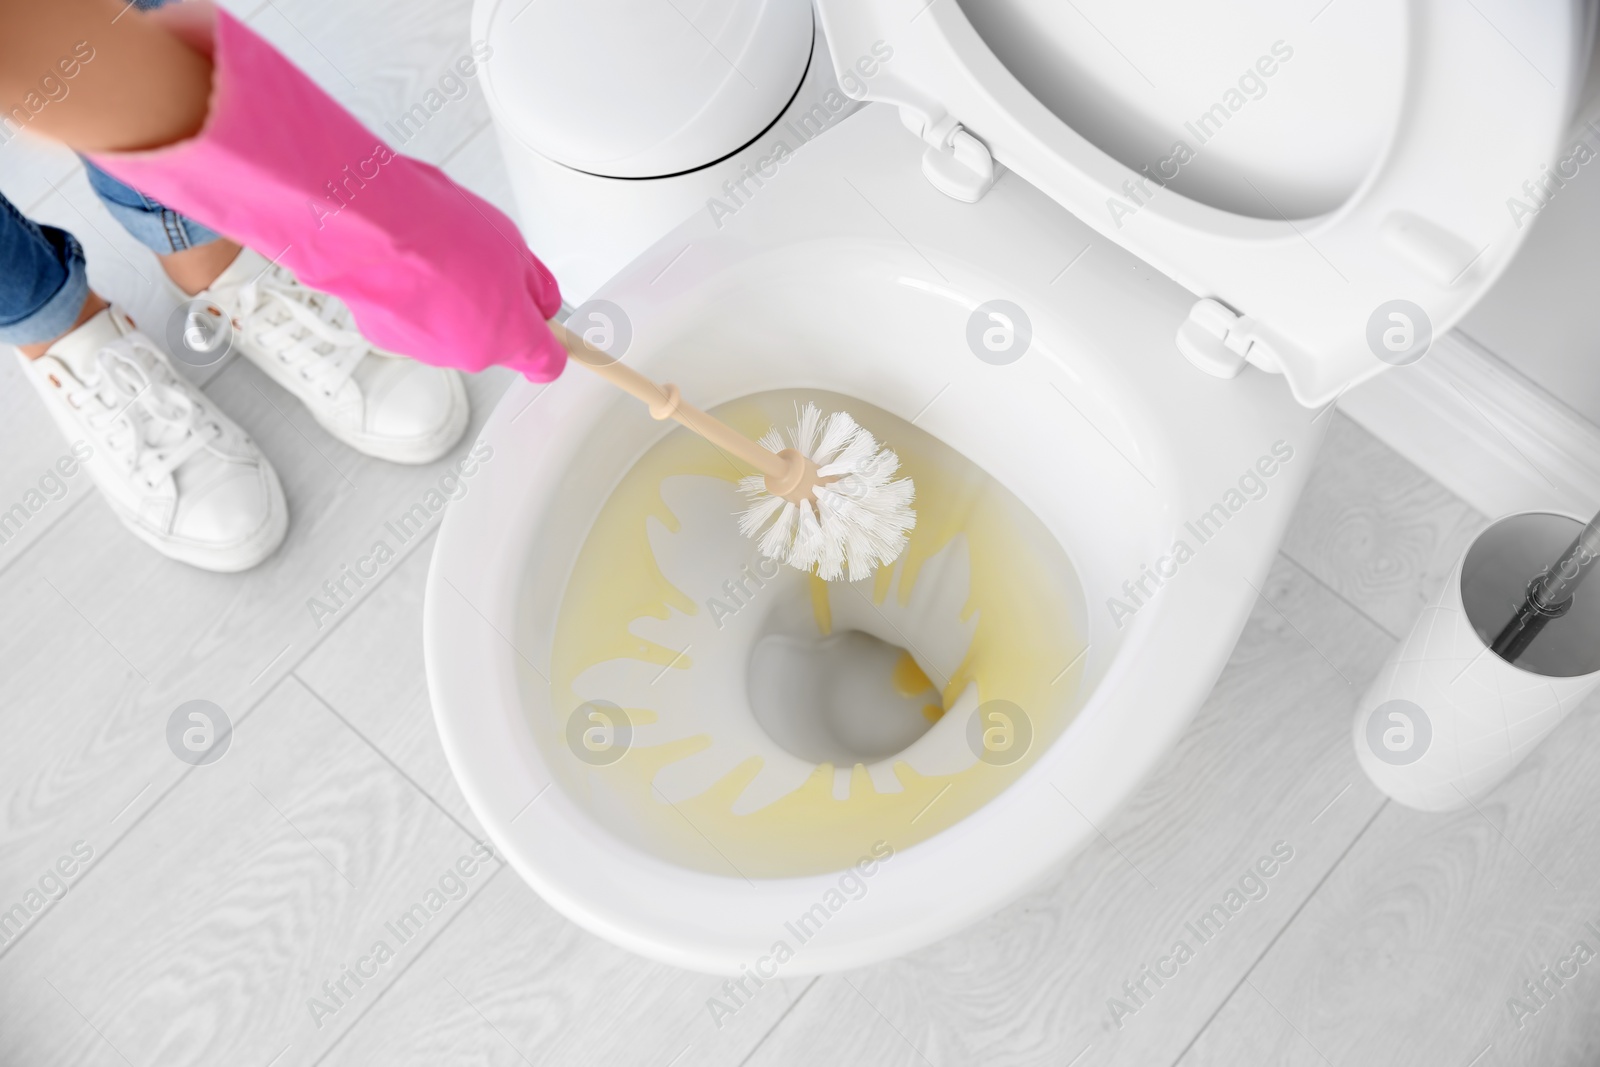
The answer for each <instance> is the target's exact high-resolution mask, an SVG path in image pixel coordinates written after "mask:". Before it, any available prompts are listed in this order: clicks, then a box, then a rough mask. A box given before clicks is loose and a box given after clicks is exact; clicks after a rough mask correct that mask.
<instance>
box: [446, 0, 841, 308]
mask: <svg viewBox="0 0 1600 1067" xmlns="http://www.w3.org/2000/svg"><path fill="white" fill-rule="evenodd" d="M473 39H474V40H476V41H482V42H484V43H485V44H486V45H487V50H488V60H487V61H486V63H485V64H484V68H485V73H484V79H483V87H484V92H485V95H486V97H487V99H488V103H489V110H490V114H491V115H492V117H493V119H494V123H495V128H496V130H497V132H498V135H499V138H500V144H501V148H502V150H503V153H504V156H505V160H506V167H507V170H508V172H509V175H510V179H511V186H512V190H513V193H514V196H515V198H516V204H517V210H518V215H519V216H520V218H519V220H518V221H519V223H520V224H521V227H522V231H523V235H524V237H525V238H526V240H527V242H528V245H529V247H530V248H532V249H533V250H534V252H535V253H537V254H538V255H539V257H540V258H541V259H543V260H544V261H545V263H546V264H548V265H549V266H550V268H551V269H552V270H553V271H554V272H555V275H556V277H557V279H558V280H559V281H560V282H561V288H562V293H563V295H564V296H565V297H566V299H567V301H568V302H569V303H571V304H578V303H581V302H582V301H583V300H585V299H587V298H588V296H589V295H590V294H591V293H593V292H594V291H595V290H596V289H597V288H599V286H600V285H601V284H602V283H603V282H605V281H606V280H607V279H608V278H610V277H611V276H612V275H613V274H615V273H616V272H617V271H619V270H620V269H622V267H624V266H626V265H627V264H628V263H629V262H631V261H632V260H633V259H635V258H636V257H637V256H638V255H639V254H640V253H641V252H643V251H644V250H645V249H646V248H648V247H649V246H650V245H652V244H653V243H655V241H657V240H658V239H659V238H660V237H661V236H662V235H663V234H665V233H666V232H667V231H669V230H671V229H672V228H673V227H674V226H676V225H677V224H678V223H680V222H682V221H683V220H684V219H685V218H687V217H688V216H689V215H690V214H692V213H693V212H695V211H707V212H709V213H710V214H711V215H712V217H713V218H716V219H719V220H720V219H723V218H726V217H728V216H730V215H732V214H736V213H737V212H738V211H739V210H740V208H742V207H743V206H744V205H745V204H746V203H749V202H750V200H751V199H753V198H754V197H757V196H760V195H762V192H763V190H764V189H765V188H766V187H767V185H768V184H769V183H770V182H772V181H773V180H775V179H776V178H777V176H778V174H779V173H780V172H781V170H782V165H783V163H784V162H786V161H787V158H788V157H789V156H790V155H792V154H793V153H794V152H795V151H797V150H798V149H799V148H800V147H802V145H803V144H804V143H805V142H806V141H809V140H810V139H812V138H814V137H815V136H817V135H818V134H820V133H821V132H823V130H824V129H826V128H827V127H829V126H832V125H833V124H835V123H837V122H838V121H839V120H840V119H842V118H843V117H844V116H845V115H846V114H848V113H849V111H851V110H852V109H853V108H854V107H855V106H857V104H856V101H854V100H853V99H851V97H850V96H849V95H848V94H846V93H845V92H844V91H843V90H841V89H840V88H839V86H838V83H837V81H836V80H835V77H834V73H833V67H832V64H831V63H830V62H829V61H828V54H827V48H826V45H825V44H824V42H823V41H822V38H821V30H820V27H819V26H818V25H817V23H816V20H815V18H814V16H813V13H812V9H811V4H810V0H676V2H674V3H667V4H639V3H637V2H635V0H477V2H476V3H475V4H474V7H473Z"/></svg>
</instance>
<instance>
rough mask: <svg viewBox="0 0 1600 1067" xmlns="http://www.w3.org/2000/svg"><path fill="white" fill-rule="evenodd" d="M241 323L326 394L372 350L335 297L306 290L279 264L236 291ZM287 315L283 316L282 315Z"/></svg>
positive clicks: (282, 360) (334, 390)
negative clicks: (241, 317) (241, 318)
mask: <svg viewBox="0 0 1600 1067" xmlns="http://www.w3.org/2000/svg"><path fill="white" fill-rule="evenodd" d="M239 304H240V310H241V314H242V315H243V319H244V321H243V322H242V323H241V324H240V325H241V328H243V329H246V330H248V331H252V332H254V333H255V335H256V337H257V339H258V340H259V341H260V343H261V344H262V345H263V346H264V347H265V348H267V349H268V350H269V351H271V352H272V353H273V354H274V355H275V356H276V357H277V358H278V360H279V361H280V362H282V363H284V364H285V365H286V366H288V367H290V368H291V369H293V370H295V371H297V372H298V373H299V375H300V377H301V378H302V379H304V380H305V381H307V382H310V383H311V384H313V385H315V386H316V387H317V388H318V389H320V390H321V391H322V395H323V396H326V397H331V396H333V395H334V394H335V393H337V392H338V391H339V389H340V388H341V387H343V385H344V383H345V382H346V381H348V380H349V378H350V376H351V375H352V374H354V373H355V370H356V365H357V364H358V363H360V362H361V359H362V357H363V356H365V355H366V354H367V353H368V352H369V351H371V348H370V346H369V345H368V344H367V340H366V338H364V337H362V336H361V334H360V333H358V332H357V331H356V330H355V329H354V328H353V326H352V324H351V321H350V312H349V311H348V310H347V309H346V308H345V306H344V305H343V304H342V303H340V302H339V301H338V300H335V299H334V298H332V297H329V296H326V295H324V294H322V293H319V292H317V291H316V290H314V289H308V288H306V287H305V286H303V285H301V284H300V283H299V282H298V281H297V280H295V277H294V276H293V275H292V274H290V273H289V272H287V271H285V270H283V269H282V268H281V267H277V266H274V267H271V268H269V269H268V270H266V271H264V272H263V273H262V275H261V276H260V277H259V278H257V279H255V280H254V281H252V282H248V283H246V284H245V285H244V286H243V287H242V288H241V289H240V291H239ZM285 313H287V314H285Z"/></svg>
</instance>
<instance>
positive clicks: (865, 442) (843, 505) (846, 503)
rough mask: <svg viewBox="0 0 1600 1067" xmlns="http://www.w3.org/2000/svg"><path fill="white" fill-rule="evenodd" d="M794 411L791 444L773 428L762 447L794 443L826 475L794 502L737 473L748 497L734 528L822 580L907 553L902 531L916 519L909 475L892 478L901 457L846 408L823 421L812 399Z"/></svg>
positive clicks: (854, 577)
mask: <svg viewBox="0 0 1600 1067" xmlns="http://www.w3.org/2000/svg"><path fill="white" fill-rule="evenodd" d="M799 416H800V418H799V426H797V427H796V428H795V429H794V430H792V431H791V432H790V434H789V439H790V443H789V445H786V444H785V442H784V439H783V434H782V432H781V431H780V430H777V429H773V430H772V431H770V432H769V433H768V434H767V435H766V436H765V437H763V438H762V439H761V445H762V447H763V448H766V449H768V450H769V451H772V452H778V451H780V450H782V449H783V448H785V447H793V448H794V449H795V450H796V451H797V452H800V453H801V454H802V455H804V456H806V457H807V458H808V459H810V460H811V461H812V462H814V463H816V465H817V474H818V475H819V476H820V477H822V478H824V479H831V480H830V481H826V482H825V483H824V484H822V485H819V486H817V488H816V490H815V493H814V499H811V500H807V501H805V502H803V503H800V504H795V503H793V502H791V501H789V500H785V499H784V498H783V497H779V496H774V495H772V493H770V492H769V491H768V490H767V482H766V479H765V478H764V477H763V476H761V475H759V474H754V475H750V476H749V477H746V478H743V479H741V480H740V482H739V490H740V492H742V493H744V495H745V496H746V498H748V499H749V501H750V503H749V505H748V506H747V507H746V508H745V510H744V514H743V515H741V516H740V519H739V529H740V531H741V532H742V533H744V534H745V536H747V537H753V538H755V539H756V541H757V542H758V543H759V546H760V549H761V552H762V554H763V555H765V556H767V557H768V558H770V559H775V560H778V561H779V562H781V563H787V564H789V566H791V567H795V568H797V569H799V570H803V571H808V572H814V573H815V574H816V575H817V576H818V577H819V578H821V579H823V580H824V581H830V582H831V581H836V580H837V579H840V578H846V577H847V578H848V579H849V580H850V581H859V580H860V579H862V578H865V577H867V576H869V575H870V574H872V572H873V571H874V570H876V569H877V568H878V567H882V566H887V565H888V564H890V563H893V562H894V561H895V560H896V559H898V558H899V557H900V553H901V552H903V551H905V547H906V533H907V531H909V530H910V529H911V528H912V527H913V526H915V525H916V523H917V515H916V512H914V511H912V510H911V499H912V496H913V495H914V493H915V488H914V487H913V486H912V484H911V480H910V479H909V478H901V479H898V480H896V479H895V477H894V475H895V472H896V471H898V470H899V469H900V457H898V456H896V455H895V454H894V452H892V451H891V450H889V449H887V448H879V447H878V441H877V439H876V438H875V437H873V436H872V434H870V433H868V432H867V431H866V430H865V429H863V428H862V427H861V426H860V425H858V424H857V423H856V420H855V419H852V418H851V417H850V416H849V415H848V414H847V413H845V412H843V411H836V412H834V413H833V414H831V415H829V416H828V417H827V419H826V420H824V419H823V417H822V413H821V412H819V411H818V410H817V408H816V405H815V404H807V405H806V406H805V409H804V410H803V411H801V412H800V413H799Z"/></svg>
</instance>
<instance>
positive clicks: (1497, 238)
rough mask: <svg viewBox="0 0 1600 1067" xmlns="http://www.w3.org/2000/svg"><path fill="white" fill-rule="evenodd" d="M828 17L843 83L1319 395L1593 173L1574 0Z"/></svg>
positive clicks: (1417, 335)
mask: <svg viewBox="0 0 1600 1067" xmlns="http://www.w3.org/2000/svg"><path fill="white" fill-rule="evenodd" d="M817 7H818V10H819V12H820V15H821V18H822V21H823V25H824V28H825V30H826V32H827V35H828V39H829V45H830V48H831V50H832V53H833V57H834V64H835V67H836V68H837V70H838V72H839V76H840V80H841V83H842V84H844V86H845V88H846V90H847V91H849V92H851V94H852V95H856V96H861V97H865V98H868V99H873V100H880V101H885V102H889V103H893V104H895V105H897V106H898V107H899V108H900V110H901V114H902V117H903V119H904V120H905V122H906V125H907V126H908V127H910V128H911V129H912V130H913V132H916V133H918V134H920V135H921V136H922V137H923V138H924V140H926V141H928V142H929V144H930V154H933V153H940V154H942V155H944V156H949V157H950V158H952V159H959V158H961V157H960V153H959V152H956V153H955V154H954V155H952V153H951V151H950V149H949V147H948V146H949V145H950V144H951V143H952V138H956V137H959V136H960V134H959V133H958V132H956V131H964V132H965V134H968V135H970V137H972V138H976V139H977V141H978V142H980V143H981V146H982V147H984V148H986V149H987V151H988V154H989V155H991V156H992V157H993V159H994V160H995V161H997V162H999V163H1000V164H1003V165H1004V166H1005V167H1008V168H1010V169H1012V170H1014V171H1016V172H1017V173H1018V174H1019V175H1020V176H1021V177H1023V178H1025V179H1026V180H1027V181H1029V182H1030V183H1032V184H1033V185H1035V186H1037V187H1038V188H1039V189H1040V190H1042V191H1043V192H1045V193H1046V194H1048V195H1049V196H1051V197H1052V198H1053V199H1055V200H1056V201H1057V202H1059V203H1060V204H1062V205H1063V206H1065V207H1066V208H1068V209H1069V210H1071V211H1072V212H1073V213H1074V214H1075V215H1077V216H1078V217H1079V218H1081V219H1082V220H1083V221H1085V222H1086V223H1088V224H1089V225H1091V226H1093V227H1094V228H1095V229H1096V230H1098V231H1099V232H1100V234H1101V235H1103V236H1104V237H1105V238H1106V239H1108V240H1110V241H1113V242H1115V243H1117V244H1119V245H1122V246H1123V247H1125V248H1127V249H1128V250H1129V251H1131V252H1133V253H1134V254H1136V255H1138V256H1139V257H1140V258H1141V259H1143V260H1145V261H1146V262H1148V263H1150V264H1151V265H1152V266H1154V267H1156V268H1157V269H1159V270H1161V271H1163V272H1164V273H1166V274H1168V275H1169V276H1170V277H1172V278H1173V279H1175V280H1176V281H1178V282H1179V283H1181V284H1182V285H1184V286H1185V287H1186V288H1188V289H1190V290H1191V291H1192V292H1194V293H1195V294H1196V296H1197V297H1199V298H1203V299H1202V300H1201V301H1199V302H1197V305H1196V312H1195V313H1194V315H1192V316H1191V323H1189V324H1186V325H1185V330H1184V331H1181V332H1180V334H1182V333H1186V332H1187V331H1189V330H1190V328H1191V326H1195V325H1198V326H1199V327H1200V328H1202V329H1203V330H1209V331H1210V334H1211V335H1218V336H1219V340H1218V342H1217V343H1218V344H1219V345H1220V344H1223V343H1226V345H1227V346H1228V347H1229V348H1231V349H1232V350H1233V351H1234V353H1235V355H1236V356H1237V355H1244V354H1246V353H1248V356H1249V361H1250V362H1251V363H1254V364H1256V365H1258V366H1260V367H1262V368H1263V369H1266V370H1270V371H1280V372H1282V373H1283V374H1285V376H1286V377H1287V378H1288V381H1289V384H1290V386H1291V388H1292V389H1293V391H1294V393H1295V396H1296V397H1297V398H1298V399H1299V400H1300V401H1301V402H1302V403H1304V404H1308V405H1317V404H1322V403H1325V402H1327V401H1330V400H1332V399H1333V398H1335V397H1336V396H1337V395H1338V394H1339V393H1341V392H1342V391H1343V390H1345V389H1346V388H1348V387H1349V386H1351V385H1353V384H1355V383H1356V382H1358V381H1361V380H1363V379H1365V378H1367V377H1370V376H1372V375H1374V374H1377V373H1379V372H1381V371H1382V370H1384V369H1386V368H1387V367H1389V366H1393V365H1402V364H1405V363H1409V362H1414V361H1415V359H1417V358H1420V357H1421V356H1422V355H1423V354H1425V352H1426V348H1427V344H1428V341H1429V338H1430V337H1431V336H1437V335H1438V334H1441V333H1442V332H1443V331H1444V330H1446V329H1448V328H1449V327H1450V326H1451V325H1453V324H1454V323H1455V322H1456V320H1457V319H1459V317H1460V316H1461V315H1462V314H1464V313H1465V312H1466V310H1467V309H1468V308H1469V307H1470V306H1471V305H1472V303H1473V302H1474V301H1475V300H1476V298H1477V297H1478V296H1479V295H1481V293H1482V292H1483V291H1484V290H1485V289H1486V288H1487V287H1488V286H1489V284H1490V283H1491V282H1492V281H1493V280H1494V279H1495V277H1497V276H1498V274H1499V272H1500V270H1501V269H1503V268H1504V266H1505V265H1506V264H1507V263H1508V262H1509V260H1510V259H1511V256H1512V254H1513V252H1514V251H1515V249H1516V248H1517V247H1518V245H1519V244H1520V243H1521V240H1522V238H1523V237H1524V236H1525V234H1526V232H1527V229H1528V223H1529V222H1530V221H1531V219H1532V217H1533V216H1534V215H1536V214H1537V212H1538V210H1539V209H1540V207H1541V206H1542V204H1543V203H1545V202H1547V200H1548V196H1549V195H1550V193H1549V191H1550V190H1555V191H1556V192H1559V186H1558V185H1556V184H1555V181H1556V180H1560V179H1559V175H1562V174H1565V175H1566V177H1567V178H1570V177H1572V176H1573V174H1571V173H1568V171H1572V170H1574V169H1575V167H1576V166H1577V165H1578V164H1577V163H1575V162H1573V161H1572V160H1570V159H1569V158H1568V157H1569V156H1571V154H1572V152H1571V149H1570V146H1567V145H1565V144H1564V142H1563V140H1562V138H1563V134H1564V133H1565V131H1566V124H1567V121H1568V117H1569V115H1570V114H1571V112H1572V110H1573V108H1574V105H1575V102H1576V100H1577V98H1578V91H1579V88H1580V87H1581V83H1582V75H1583V73H1584V71H1585V69H1586V64H1587V61H1588V51H1589V42H1590V34H1591V32H1592V26H1591V25H1590V23H1589V21H1588V19H1587V16H1586V13H1585V8H1584V5H1583V4H1582V3H1580V2H1577V0H1476V2H1474V3H1467V4H1463V3H1460V2H1459V0H1410V2H1409V3H1405V4H1395V3H1393V0H1334V2H1333V3H1328V4H1323V3H1315V2H1308V3H1306V4H1304V5H1296V10H1293V11H1290V10H1287V5H1283V4H1281V3H1278V2H1274V0H1209V2H1195V0H1162V2H1152V3H1147V4H1140V5H1126V4H1121V3H1119V2H1117V0H1075V2H1073V3H1066V4H1063V3H1059V2H1057V0H961V2H959V3H958V0H817ZM1152 10H1155V11H1157V12H1159V15H1158V16H1157V17H1155V18H1152V17H1151V12H1152ZM959 147H962V146H959V145H958V148H959ZM965 147H968V148H970V147H972V144H971V142H970V140H968V141H967V143H966V145H965ZM935 162H937V161H935ZM924 169H925V170H927V169H929V162H928V161H926V160H925V164H924ZM935 169H937V168H935ZM1205 298H1209V299H1205ZM1397 312H1398V313H1400V314H1401V315H1402V318H1399V319H1397V318H1395V317H1394V316H1395V314H1396V313H1397ZM1196 336H1206V335H1205V334H1199V335H1196ZM1221 337H1226V341H1225V342H1224V341H1223V340H1221V339H1220V338H1221ZM1180 347H1183V346H1182V345H1180ZM1186 351H1188V350H1187V349H1186ZM1191 354H1192V353H1191ZM1224 356H1226V353H1224Z"/></svg>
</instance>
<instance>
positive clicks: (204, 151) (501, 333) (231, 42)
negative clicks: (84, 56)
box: [94, 5, 566, 381]
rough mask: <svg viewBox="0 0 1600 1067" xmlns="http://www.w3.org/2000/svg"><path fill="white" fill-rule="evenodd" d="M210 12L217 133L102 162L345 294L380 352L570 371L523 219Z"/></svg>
mask: <svg viewBox="0 0 1600 1067" xmlns="http://www.w3.org/2000/svg"><path fill="white" fill-rule="evenodd" d="M185 6H189V5H185ZM211 14H212V19H211V23H210V28H211V36H210V40H209V42H207V41H206V40H204V39H191V41H190V43H191V45H193V46H196V47H199V48H202V49H204V48H205V46H206V45H207V44H208V43H209V45H210V51H211V56H212V61H213V70H214V73H213V76H212V91H211V108H210V113H209V115H208V117H207V119H206V123H205V126H204V128H203V129H202V130H201V131H200V133H199V134H197V135H196V136H195V137H193V138H192V139H190V140H187V141H182V142H180V143H178V144H174V145H170V146H168V147H165V148H159V149H155V150H152V151H148V152H127V153H106V154H98V155H96V156H94V160H95V162H96V163H98V164H99V165H100V166H101V167H103V168H105V169H106V170H107V171H109V172H110V173H112V174H114V175H115V176H117V177H118V178H121V179H122V180H123V181H125V182H127V183H128V184H129V185H132V186H133V187H134V188H136V189H138V190H140V191H141V192H143V193H145V194H146V195H148V196H151V197H154V198H155V199H157V200H160V201H161V202H162V203H164V204H166V205H167V206H169V207H171V208H174V209H175V210H178V211H181V212H183V213H184V214H186V215H189V216H192V217H193V218H194V219H196V220H197V221H199V222H202V223H204V224H205V225H207V226H209V227H211V228H212V229H214V230H216V231H217V232H218V233H223V234H226V235H227V236H229V237H231V238H233V239H234V240H236V241H238V242H240V243H241V244H245V245H248V246H250V247H251V248H254V249H255V250H256V251H258V252H260V253H261V254H262V255H264V256H266V257H268V258H269V259H273V260H274V261H275V262H278V263H281V264H282V265H283V266H285V267H287V268H289V269H290V270H291V271H293V272H294V274H295V275H296V276H297V277H298V278H299V279H300V280H301V281H302V282H304V283H305V284H306V285H309V286H311V287H313V288H316V289H321V290H323V291H325V292H329V293H332V294H334V295H335V296H337V297H339V298H340V299H341V300H343V301H344V302H345V303H346V304H347V305H348V306H349V308H350V311H351V312H352V314H353V315H354V316H355V320H356V324H357V325H358V326H360V328H361V332H362V333H363V334H364V335H365V336H366V338H367V339H368V340H369V341H371V342H373V343H374V344H376V345H379V346H380V347H383V348H387V349H389V350H391V351H394V352H399V353H402V354H404V355H408V356H412V357H415V358H416V359H419V360H422V361H423V362H425V363H431V364H434V365H436V366H444V367H456V368H459V369H461V370H466V371H478V370H482V369H484V368H485V367H487V366H489V365H491V364H501V365H503V366H506V367H510V368H511V369H513V370H516V371H519V372H520V373H522V374H524V375H526V376H527V377H529V378H531V379H533V380H534V381H549V380H551V379H552V378H554V377H556V375H558V374H560V373H561V369H562V367H563V366H564V365H565V363H566V350H565V349H564V348H563V347H562V346H561V344H560V343H559V342H558V341H556V339H555V338H554V337H553V336H552V335H551V332H550V329H549V327H548V326H547V325H546V321H545V320H547V319H549V318H551V317H552V316H554V315H555V314H556V312H557V311H558V310H559V308H560V307H561V291H560V289H559V288H558V287H557V285H556V280H555V278H554V277H552V276H551V274H550V272H549V270H547V269H546V268H545V266H544V264H542V263H540V262H539V260H538V259H536V258H535V257H534V255H533V253H531V252H529V251H528V248H527V246H526V245H525V244H524V243H523V240H522V237H521V235H520V234H519V233H518V232H517V228H516V225H515V224H514V223H513V222H512V221H511V220H510V219H509V218H507V217H506V216H505V215H504V214H503V213H502V212H500V211H499V210H498V209H496V208H495V207H494V206H493V205H492V204H490V203H489V202H488V201H486V200H484V199H483V198H481V197H479V196H476V195H475V194H473V193H471V192H468V191H467V190H465V189H463V188H461V187H460V186H459V185H457V184H456V183H454V182H452V181H451V180H450V179H449V178H447V177H446V176H445V175H444V173H443V172H441V171H440V170H439V169H438V168H437V167H433V166H429V165H428V164H426V163H422V162H419V161H418V160H415V159H411V158H408V157H406V156H403V155H400V154H399V153H398V152H394V151H392V150H391V149H390V148H389V147H388V146H387V145H385V144H384V143H383V141H382V140H381V139H379V138H378V136H377V135H376V134H374V133H372V132H371V131H369V130H368V129H367V128H366V127H364V126H363V125H361V123H360V122H358V121H357V120H356V119H355V118H354V117H353V116H352V115H351V114H350V113H349V112H348V111H346V110H345V109H344V108H343V107H341V106H340V105H339V104H338V103H337V102H335V101H334V100H333V98H332V97H330V96H328V95H327V94H326V93H324V92H323V91H322V90H321V89H319V88H317V86H316V85H315V84H313V83H312V81H311V80H310V79H309V78H307V77H306V76H305V75H304V74H302V73H301V72H300V71H299V70H298V69H297V68H296V67H295V66H294V65H293V64H291V63H290V62H289V61H288V60H287V59H285V58H284V57H283V56H282V55H281V54H279V52H278V51H277V50H276V49H275V48H273V47H272V45H270V44H268V43H267V42H266V41H264V40H262V39H261V38H260V37H259V36H257V35H256V34H255V32H254V31H252V30H251V29H250V28H249V27H247V26H245V25H244V24H242V23H240V22H239V21H237V20H236V19H234V18H233V17H232V16H231V15H229V14H228V13H227V12H226V11H220V10H217V11H213V12H212V13H211ZM201 28H202V30H203V28H204V24H203V23H202V24H201Z"/></svg>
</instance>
